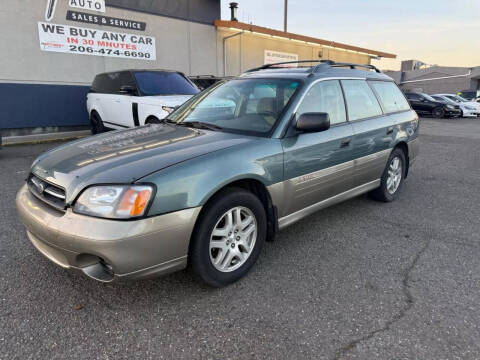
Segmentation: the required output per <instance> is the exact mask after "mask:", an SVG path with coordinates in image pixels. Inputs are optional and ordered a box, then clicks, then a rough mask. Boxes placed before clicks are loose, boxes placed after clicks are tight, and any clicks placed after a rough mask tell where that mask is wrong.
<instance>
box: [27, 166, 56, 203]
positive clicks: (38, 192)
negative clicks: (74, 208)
mask: <svg viewBox="0 0 480 360" xmlns="http://www.w3.org/2000/svg"><path fill="white" fill-rule="evenodd" d="M27 186H28V189H29V190H30V192H31V193H32V194H33V195H35V196H36V197H37V198H38V199H40V200H42V201H43V202H45V203H47V204H48V205H50V206H52V207H54V208H56V209H58V210H65V190H64V189H62V188H61V187H59V186H57V185H53V184H51V183H48V182H46V181H45V180H43V179H40V178H39V177H38V176H35V175H33V174H30V176H29V177H28V180H27Z"/></svg>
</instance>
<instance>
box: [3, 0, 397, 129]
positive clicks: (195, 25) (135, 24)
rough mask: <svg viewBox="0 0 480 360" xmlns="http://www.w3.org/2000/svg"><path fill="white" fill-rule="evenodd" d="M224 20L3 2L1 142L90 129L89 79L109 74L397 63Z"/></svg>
mask: <svg viewBox="0 0 480 360" xmlns="http://www.w3.org/2000/svg"><path fill="white" fill-rule="evenodd" d="M279 11H280V10H279ZM220 13H221V9H220V0H158V1H142V0H35V1H26V0H3V1H2V7H1V8H0V47H1V48H2V50H3V51H2V59H1V64H2V66H1V67H0V98H1V99H2V108H3V111H2V113H3V115H2V117H1V118H0V128H1V129H2V133H3V134H4V135H3V136H8V135H19V134H26V133H35V132H53V131H62V130H63V129H72V128H77V127H82V126H84V127H86V126H88V125H89V116H88V114H87V111H86V106H85V100H86V94H87V92H88V90H89V87H90V84H91V82H92V80H93V78H94V76H95V75H96V74H98V73H102V72H106V71H116V70H122V69H170V70H178V71H181V72H183V73H185V74H186V75H188V76H197V75H214V76H220V77H223V76H235V75H239V74H241V73H242V72H243V71H245V70H247V69H249V68H253V67H257V66H260V65H262V64H265V63H271V62H278V61H285V60H287V61H288V60H306V59H331V60H335V61H341V62H353V63H361V64H369V63H370V60H371V59H372V58H375V59H378V58H382V57H386V58H395V55H393V54H389V53H384V52H381V51H376V50H371V49H365V48H361V47H357V46H354V45H348V44H342V43H336V42H333V41H329V40H324V39H318V38H313V37H309V36H303V35H299V34H293V33H289V32H284V31H280V30H273V29H269V28H265V27H262V26H258V25H253V24H246V23H242V22H239V21H236V19H234V18H232V19H231V18H229V19H228V20H221V17H220Z"/></svg>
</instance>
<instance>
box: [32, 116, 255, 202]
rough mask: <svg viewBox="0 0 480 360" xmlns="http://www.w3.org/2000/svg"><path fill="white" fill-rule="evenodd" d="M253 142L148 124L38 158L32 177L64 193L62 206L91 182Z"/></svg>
mask: <svg viewBox="0 0 480 360" xmlns="http://www.w3.org/2000/svg"><path fill="white" fill-rule="evenodd" d="M256 140H257V138H255V137H251V136H244V135H238V134H231V133H225V132H218V131H209V130H199V129H192V128H188V127H183V126H176V125H172V124H151V125H147V126H142V127H138V128H133V129H126V130H119V131H112V132H108V133H105V134H101V135H96V136H91V137H88V138H85V139H82V140H77V141H74V142H71V143H68V144H65V145H63V146H60V147H57V148H55V149H53V150H50V151H48V152H46V153H44V154H42V155H41V156H40V157H38V158H37V159H36V160H35V161H34V163H33V165H32V173H34V174H35V175H37V176H39V177H40V178H42V179H45V180H46V181H49V182H51V183H53V184H56V185H59V186H61V187H63V188H64V189H65V192H66V196H67V199H66V201H67V203H71V202H72V201H73V200H74V199H75V197H76V196H77V195H78V193H79V192H80V191H81V190H82V189H83V188H85V187H86V186H88V185H91V184H106V183H133V182H135V181H137V180H139V179H141V178H142V177H145V176H146V175H149V174H151V173H153V172H156V171H159V170H161V169H164V168H166V167H168V166H172V165H174V164H177V163H180V162H183V161H186V160H189V159H192V158H194V157H198V156H201V155H205V154H208V153H211V152H214V151H218V150H222V149H225V148H228V147H232V146H235V145H239V144H244V145H245V144H247V143H249V142H252V141H256Z"/></svg>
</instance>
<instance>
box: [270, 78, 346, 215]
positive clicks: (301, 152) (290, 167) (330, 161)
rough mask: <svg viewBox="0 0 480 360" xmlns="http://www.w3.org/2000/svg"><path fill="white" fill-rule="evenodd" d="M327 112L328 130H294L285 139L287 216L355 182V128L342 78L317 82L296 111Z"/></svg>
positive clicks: (297, 112) (341, 190) (329, 196)
mask: <svg viewBox="0 0 480 360" xmlns="http://www.w3.org/2000/svg"><path fill="white" fill-rule="evenodd" d="M309 112H326V113H328V114H329V116H330V123H331V126H330V128H329V129H328V130H326V131H322V132H316V133H293V134H289V135H288V136H286V137H285V138H283V139H282V146H283V150H284V174H285V179H286V181H285V192H286V195H285V206H284V207H283V213H282V214H279V216H285V215H289V214H292V213H294V212H297V211H299V210H302V209H304V208H306V207H308V206H311V205H313V204H316V203H319V202H321V201H323V200H326V199H328V198H331V197H333V196H335V195H337V194H340V193H342V192H345V191H347V190H348V189H350V188H351V186H352V174H353V161H352V147H351V139H352V137H353V128H352V126H351V125H350V124H349V123H348V122H347V116H346V109H345V103H344V99H343V94H342V89H341V86H340V82H339V81H338V80H325V81H319V82H316V83H314V84H313V85H312V86H311V88H310V89H309V90H308V91H307V92H306V93H305V95H304V97H303V99H302V100H301V101H300V103H299V106H298V108H297V110H296V112H295V115H294V116H295V119H298V117H299V116H300V115H301V114H303V113H309Z"/></svg>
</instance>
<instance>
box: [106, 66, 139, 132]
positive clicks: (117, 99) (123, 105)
mask: <svg viewBox="0 0 480 360" xmlns="http://www.w3.org/2000/svg"><path fill="white" fill-rule="evenodd" d="M112 77H113V79H112V80H113V84H114V85H113V86H114V91H113V93H112V95H111V96H110V99H111V101H110V110H109V118H110V121H111V122H112V123H113V124H115V125H117V126H119V127H120V128H126V127H133V126H135V122H134V118H133V104H134V103H136V101H135V98H136V96H135V95H136V92H128V91H125V90H124V89H125V88H124V87H125V86H128V87H130V88H131V89H136V86H135V83H134V81H133V78H132V75H131V73H130V72H129V71H122V72H118V73H112Z"/></svg>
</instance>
